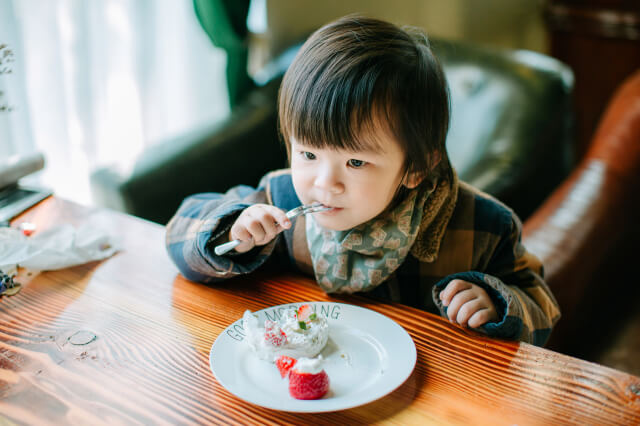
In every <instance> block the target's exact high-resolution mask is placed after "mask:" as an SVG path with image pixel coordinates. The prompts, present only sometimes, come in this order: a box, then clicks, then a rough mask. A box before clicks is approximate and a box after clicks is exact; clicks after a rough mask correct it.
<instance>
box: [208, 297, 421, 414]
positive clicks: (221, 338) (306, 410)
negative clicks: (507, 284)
mask: <svg viewBox="0 0 640 426" xmlns="http://www.w3.org/2000/svg"><path fill="white" fill-rule="evenodd" d="M306 303H308V304H330V305H339V306H346V307H348V309H353V308H355V309H356V310H358V309H361V310H363V311H365V312H367V314H374V315H377V316H380V317H382V319H383V320H385V321H389V322H391V323H392V324H394V325H395V326H397V327H398V328H399V329H400V330H401V331H402V332H403V334H401V336H402V338H406V339H408V342H409V343H410V345H408V346H407V348H408V349H410V353H409V354H407V357H408V358H407V360H410V361H411V362H407V363H405V365H407V366H408V367H407V368H406V371H404V373H405V374H402V377H401V379H398V380H397V381H394V382H393V384H392V387H390V388H389V389H386V390H385V391H384V392H381V393H380V395H375V396H374V397H372V398H369V399H366V398H365V399H366V401H365V400H362V399H361V400H356V401H354V402H353V403H352V404H343V405H339V406H331V404H324V405H323V406H321V407H317V406H316V407H314V406H313V405H312V404H310V403H313V401H297V403H300V404H301V405H304V406H306V405H309V407H308V408H307V407H285V408H283V407H281V406H271V405H268V404H265V403H261V402H255V401H253V400H249V399H247V398H246V397H245V396H242V395H240V394H238V392H237V390H236V389H234V387H233V386H231V387H230V386H228V384H225V383H224V380H222V379H221V378H220V377H219V375H218V374H216V371H215V369H214V366H213V356H214V349H215V347H216V344H218V345H220V344H222V343H220V342H224V340H225V336H227V330H229V329H230V328H231V327H233V326H234V325H235V324H236V323H238V322H239V321H242V317H240V318H239V319H237V320H235V321H233V322H232V323H231V324H229V325H228V326H227V327H225V328H224V329H223V330H222V331H221V332H220V334H218V336H217V337H216V338H215V340H214V341H213V344H212V345H211V349H210V350H209V370H211V372H212V373H213V376H214V377H215V379H216V380H217V381H218V383H219V384H220V385H222V387H223V388H224V389H226V390H227V391H228V392H229V393H231V394H232V395H234V396H235V397H237V398H239V399H240V400H242V401H246V402H248V403H250V404H253V405H255V406H258V407H262V408H268V409H271V410H277V411H284V412H290V413H324V412H333V411H342V410H347V409H350V408H355V407H359V406H362V405H366V404H369V403H372V402H375V401H377V400H379V399H381V398H383V397H385V396H387V395H389V394H391V393H392V392H394V391H395V390H396V389H398V388H399V387H400V386H402V384H404V383H405V382H406V381H407V379H409V377H411V374H412V373H413V371H414V370H415V366H416V363H417V349H416V344H415V342H414V341H413V338H412V337H411V335H410V334H409V333H408V332H407V330H405V328H404V327H402V326H401V325H400V324H398V323H397V322H396V321H394V320H393V319H391V318H389V317H388V316H386V315H384V314H382V313H380V312H378V311H375V310H373V309H369V308H365V307H362V306H359V305H355V304H350V303H342V302H332V301H322V300H316V301H302V302H290V303H282V304H279V305H271V306H267V307H265V308H263V309H259V310H257V311H254V312H252V313H254V314H257V313H259V312H262V311H266V310H270V309H277V308H280V307H283V306H284V307H286V306H301V305H304V304H306ZM227 338H229V339H232V337H229V336H227ZM230 343H231V342H230ZM238 343H240V342H238ZM322 401H330V400H326V399H322Z"/></svg>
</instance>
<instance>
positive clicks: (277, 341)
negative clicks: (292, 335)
mask: <svg viewBox="0 0 640 426" xmlns="http://www.w3.org/2000/svg"><path fill="white" fill-rule="evenodd" d="M264 340H265V341H266V342H267V343H269V344H270V345H271V346H282V345H284V344H286V343H287V334H286V333H285V332H284V331H282V329H281V328H280V327H277V326H275V324H270V325H267V324H266V323H265V332H264Z"/></svg>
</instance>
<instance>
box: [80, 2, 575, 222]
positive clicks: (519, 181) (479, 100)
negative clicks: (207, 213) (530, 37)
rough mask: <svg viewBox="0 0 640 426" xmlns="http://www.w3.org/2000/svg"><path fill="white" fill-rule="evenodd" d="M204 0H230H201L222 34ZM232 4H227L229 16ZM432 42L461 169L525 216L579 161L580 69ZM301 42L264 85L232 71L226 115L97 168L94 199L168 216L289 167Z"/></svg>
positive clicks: (528, 55)
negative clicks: (281, 95) (192, 201)
mask: <svg viewBox="0 0 640 426" xmlns="http://www.w3.org/2000/svg"><path fill="white" fill-rule="evenodd" d="M202 4H207V5H208V6H211V4H214V6H215V5H218V6H220V7H222V6H221V5H228V4H229V2H224V1H220V0H217V1H212V0H196V1H195V5H196V11H197V14H198V17H199V19H200V22H201V23H202V24H203V28H204V29H205V30H206V31H208V33H209V35H210V36H211V39H212V41H213V42H214V43H216V40H219V37H218V38H216V36H215V34H213V35H212V32H215V31H216V28H218V29H219V28H220V27H219V26H218V27H216V26H215V25H207V23H206V22H207V19H210V16H209V17H207V16H208V15H206V14H207V13H209V14H211V13H216V12H215V11H216V10H220V9H216V8H215V7H204V8H203V7H202ZM243 10H244V9H243ZM226 12H228V10H226V11H225V10H224V8H222V10H221V13H223V15H222V16H223V18H224V16H227V17H228V15H224V13H226ZM236 12H237V11H236ZM236 15H237V13H236ZM240 15H241V14H240ZM245 16H246V15H245ZM218 18H220V17H218ZM432 42H433V46H434V50H435V51H436V54H437V55H438V56H439V58H440V60H441V62H442V65H443V67H444V70H445V73H446V75H447V80H448V82H449V86H450V90H451V98H452V122H451V129H450V132H449V136H448V142H447V144H448V150H449V155H450V157H451V160H452V163H453V165H454V166H455V167H456V169H457V171H458V175H459V176H460V178H461V179H463V180H465V181H467V182H469V183H471V184H473V185H474V186H476V187H478V188H480V189H482V190H484V191H486V192H489V193H491V194H493V195H495V196H496V197H497V198H499V199H501V200H502V201H504V202H505V203H507V204H508V205H510V206H511V207H512V208H513V209H514V210H515V211H516V212H517V213H518V214H519V215H520V216H521V217H522V218H523V219H524V218H526V217H527V216H529V214H530V213H532V212H533V210H534V209H535V208H536V207H537V206H538V205H540V204H541V203H542V201H543V200H544V199H545V198H546V196H547V195H548V194H549V193H550V192H551V191H552V190H553V189H554V188H555V187H556V186H557V185H558V184H559V183H560V182H561V181H562V179H563V178H564V177H565V176H566V175H567V174H568V171H569V169H570V166H571V159H570V157H569V155H570V152H571V138H570V129H571V123H572V119H571V107H570V97H571V92H572V87H573V75H572V73H571V71H570V70H569V69H568V68H567V67H566V66H565V65H563V64H562V63H560V62H558V61H557V60H554V59H552V58H550V57H547V56H544V55H541V54H538V53H534V52H528V51H510V50H497V49H490V48H486V47H480V46H473V45H468V44H463V43H459V42H453V41H444V40H432ZM295 50H296V47H292V48H291V49H290V50H289V51H287V52H285V53H284V54H283V55H282V56H281V57H279V58H277V59H276V60H275V61H274V62H273V63H272V64H270V66H268V67H267V68H265V71H264V73H263V74H261V81H260V82H259V83H260V84H261V85H260V84H255V83H252V84H247V83H246V82H244V80H243V79H241V78H238V79H235V80H233V81H231V80H230V83H232V86H233V87H230V94H234V96H233V97H232V99H233V100H234V104H232V109H231V113H230V115H229V116H228V117H226V119H225V120H224V121H222V122H219V123H218V124H216V125H212V126H208V127H205V128H202V129H196V130H193V131H192V132H189V133H188V134H185V135H182V136H180V137H177V138H174V139H171V140H167V141H162V142H159V143H158V144H156V145H154V146H153V147H152V148H150V149H148V150H146V151H145V152H144V153H143V154H142V155H141V156H140V158H139V160H138V161H137V163H136V165H135V167H134V168H133V170H132V171H131V172H128V173H126V174H123V173H121V172H118V171H116V170H115V169H100V170H97V171H96V172H94V173H93V175H92V177H91V183H92V191H93V195H94V199H95V201H96V202H97V203H98V204H99V205H102V206H106V207H111V208H115V209H118V210H121V211H125V212H127V213H130V214H133V215H136V216H140V217H143V218H145V219H149V220H152V221H155V222H158V223H162V224H164V223H166V222H167V221H168V220H169V218H170V217H171V216H172V215H173V213H174V212H175V211H176V209H177V208H178V206H179V204H180V202H181V201H182V200H183V199H184V197H186V196H187V195H190V194H193V193H198V192H224V191H226V190H227V189H228V188H229V187H231V186H233V185H238V184H248V185H252V186H255V185H256V184H257V183H258V181H259V179H260V177H261V176H262V175H263V174H265V173H266V172H268V171H269V170H273V169H277V168H281V167H286V165H287V159H286V153H285V149H284V147H283V146H282V144H281V143H280V141H279V136H278V133H277V109H276V104H277V91H278V87H279V83H280V79H281V77H282V74H283V73H284V71H285V70H286V66H287V64H288V63H289V62H290V61H291V59H292V57H293V55H294V54H295ZM238 52H239V51H238V50H237V49H236V50H233V49H230V50H228V53H229V54H230V55H234V54H235V55H238V54H240V55H243V54H246V52H245V53H242V52H240V53H238ZM233 63H236V61H234V62H233ZM228 71H229V70H228ZM235 72H236V73H237V72H240V71H238V69H237V68H235ZM265 75H266V77H265ZM242 90H244V91H245V92H244V93H243V92H242Z"/></svg>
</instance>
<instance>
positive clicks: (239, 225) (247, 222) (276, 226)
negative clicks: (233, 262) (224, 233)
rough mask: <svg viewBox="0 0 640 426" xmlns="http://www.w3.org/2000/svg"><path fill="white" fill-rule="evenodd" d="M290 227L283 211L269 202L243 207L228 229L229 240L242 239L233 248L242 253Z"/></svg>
mask: <svg viewBox="0 0 640 426" xmlns="http://www.w3.org/2000/svg"><path fill="white" fill-rule="evenodd" d="M289 228H291V221H290V220H289V219H287V216H286V214H285V212H284V211H283V210H281V209H279V208H278V207H275V206H272V205H269V204H254V205H252V206H250V207H247V208H246V209H244V211H243V212H242V213H241V214H240V216H238V219H236V221H235V223H234V224H233V226H232V227H231V230H230V231H229V241H232V240H240V241H242V242H241V243H240V244H239V245H238V246H237V247H236V248H235V250H236V251H237V252H238V253H244V252H247V251H249V250H251V249H252V248H254V247H255V246H263V245H265V244H267V243H269V242H270V241H271V240H273V239H274V238H275V237H276V235H278V233H280V231H282V230H284V229H289Z"/></svg>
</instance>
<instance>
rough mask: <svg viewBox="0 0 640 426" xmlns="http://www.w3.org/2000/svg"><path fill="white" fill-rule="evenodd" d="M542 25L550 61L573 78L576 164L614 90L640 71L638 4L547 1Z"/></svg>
mask: <svg viewBox="0 0 640 426" xmlns="http://www.w3.org/2000/svg"><path fill="white" fill-rule="evenodd" d="M545 22H546V25H547V28H548V31H549V35H550V37H549V39H550V52H551V55H552V56H554V57H556V58H558V59H560V60H561V61H563V62H565V63H566V64H568V65H569V66H571V68H572V69H573V71H574V73H575V90H574V102H575V112H576V123H575V124H576V128H575V136H576V146H575V150H574V152H575V156H576V161H577V160H578V159H580V158H581V157H582V155H583V154H584V153H585V151H586V149H587V147H588V144H589V142H590V140H591V137H592V136H593V133H594V131H595V128H596V126H597V123H598V119H599V118H600V116H601V114H602V112H603V111H604V109H605V107H606V105H607V102H608V101H609V98H610V97H611V95H612V94H613V92H614V91H615V89H616V87H618V85H620V83H621V82H622V81H623V80H624V79H625V78H626V77H627V76H629V75H630V74H631V73H632V72H633V71H635V70H636V69H638V68H640V0H549V1H548V2H547V3H546V5H545ZM639 143H640V142H639Z"/></svg>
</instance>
